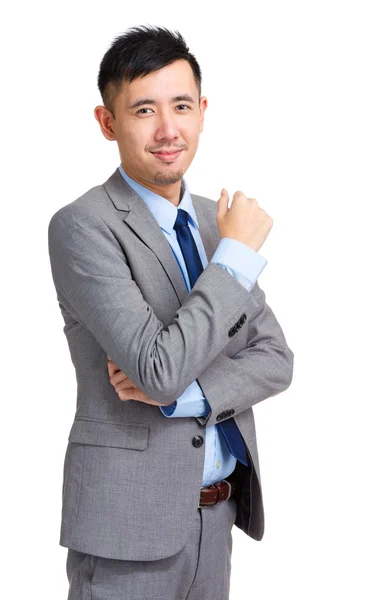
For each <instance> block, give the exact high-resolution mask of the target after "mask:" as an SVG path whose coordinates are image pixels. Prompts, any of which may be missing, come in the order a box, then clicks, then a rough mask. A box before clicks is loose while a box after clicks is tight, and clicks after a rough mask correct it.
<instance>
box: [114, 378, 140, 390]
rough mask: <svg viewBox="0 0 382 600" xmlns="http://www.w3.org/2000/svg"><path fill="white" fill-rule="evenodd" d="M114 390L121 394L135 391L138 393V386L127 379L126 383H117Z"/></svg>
mask: <svg viewBox="0 0 382 600" xmlns="http://www.w3.org/2000/svg"><path fill="white" fill-rule="evenodd" d="M114 389H115V391H116V392H119V391H120V390H135V389H136V390H137V391H138V388H137V386H136V385H134V384H133V383H131V381H130V379H125V380H124V381H121V382H120V383H117V384H116V385H115V386H114Z"/></svg>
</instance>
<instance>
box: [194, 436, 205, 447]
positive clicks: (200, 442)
mask: <svg viewBox="0 0 382 600" xmlns="http://www.w3.org/2000/svg"><path fill="white" fill-rule="evenodd" d="M203 444H204V439H203V438H202V436H201V435H195V436H194V437H193V438H192V445H193V446H195V448H200V446H203Z"/></svg>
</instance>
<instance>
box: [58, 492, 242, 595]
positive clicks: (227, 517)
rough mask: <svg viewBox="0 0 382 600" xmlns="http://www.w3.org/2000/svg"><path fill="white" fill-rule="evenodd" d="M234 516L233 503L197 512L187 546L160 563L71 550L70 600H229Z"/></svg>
mask: <svg viewBox="0 0 382 600" xmlns="http://www.w3.org/2000/svg"><path fill="white" fill-rule="evenodd" d="M236 511H237V504H236V500H235V498H234V497H232V498H230V499H229V500H225V501H224V502H219V504H215V505H213V506H203V507H201V508H198V509H197V510H196V512H195V527H194V528H193V530H192V532H191V534H190V537H189V539H188V540H187V543H186V545H185V546H184V547H183V548H182V549H181V550H180V551H179V552H178V553H177V554H174V555H173V556H169V557H167V558H163V559H160V560H154V561H130V560H117V559H111V558H103V557H98V556H93V555H90V554H84V553H82V552H77V551H76V550H72V549H70V548H69V549H68V555H67V562H66V570H67V575H68V580H69V595H68V600H228V599H229V587H230V576H231V554H232V533H231V530H232V527H233V525H234V523H235V519H236ZM154 533H155V532H153V534H154Z"/></svg>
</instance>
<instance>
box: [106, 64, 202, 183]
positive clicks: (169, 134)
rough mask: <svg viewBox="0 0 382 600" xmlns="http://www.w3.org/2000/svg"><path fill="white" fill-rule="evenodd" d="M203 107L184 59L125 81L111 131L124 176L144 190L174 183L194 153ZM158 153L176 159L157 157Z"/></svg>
mask: <svg viewBox="0 0 382 600" xmlns="http://www.w3.org/2000/svg"><path fill="white" fill-rule="evenodd" d="M149 100H150V102H149ZM206 107H207V99H206V98H204V97H203V98H201V99H200V101H199V93H198V87H197V85H196V82H195V80H194V76H193V72H192V69H191V66H190V65H189V63H188V62H187V61H185V60H177V61H175V62H174V63H172V64H171V65H168V66H166V67H163V68H162V69H160V70H158V71H155V72H153V73H149V74H148V75H146V76H144V77H142V78H138V79H135V80H134V81H132V82H131V83H128V82H126V81H125V82H124V84H123V88H122V91H121V93H120V94H118V96H117V97H116V100H115V105H114V115H115V119H114V120H113V119H111V127H112V129H113V132H114V135H115V139H116V141H117V143H118V148H119V153H120V157H121V162H122V166H123V168H124V169H125V171H126V173H127V174H128V175H129V176H130V177H132V178H133V179H136V180H137V181H139V182H141V183H143V184H149V185H148V187H151V186H150V184H151V185H153V184H154V186H155V187H157V186H156V185H155V184H159V186H163V185H169V184H173V183H176V182H178V181H180V180H181V178H182V177H183V175H184V173H185V172H186V171H187V169H188V167H189V165H190V164H191V162H192V160H193V158H194V155H195V153H196V150H197V147H198V143H199V135H200V133H201V132H202V131H203V120H204V111H205V109H206ZM112 139H113V138H112ZM159 150H160V151H162V152H163V151H165V150H166V151H169V152H174V151H178V154H176V155H174V156H160V155H158V154H155V152H156V151H159Z"/></svg>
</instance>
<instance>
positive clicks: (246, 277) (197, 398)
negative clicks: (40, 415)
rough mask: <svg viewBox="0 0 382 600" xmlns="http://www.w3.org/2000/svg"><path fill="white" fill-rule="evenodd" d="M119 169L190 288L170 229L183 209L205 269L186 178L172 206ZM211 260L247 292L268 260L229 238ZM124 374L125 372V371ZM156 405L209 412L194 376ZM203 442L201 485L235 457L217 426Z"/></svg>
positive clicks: (228, 469)
mask: <svg viewBox="0 0 382 600" xmlns="http://www.w3.org/2000/svg"><path fill="white" fill-rule="evenodd" d="M119 171H120V173H121V175H122V177H123V178H124V179H125V181H126V182H127V183H128V184H129V185H130V186H131V187H132V188H133V190H134V191H135V192H136V193H137V194H138V195H139V196H140V197H141V198H142V200H144V202H145V204H146V205H147V207H148V208H149V209H150V210H151V212H152V214H153V216H154V217H155V219H156V220H157V222H158V225H159V226H160V228H161V230H162V232H163V234H164V235H165V237H166V238H167V240H168V242H169V244H170V246H171V248H172V250H173V253H174V256H175V258H176V260H177V262H178V265H179V268H180V270H181V273H182V275H183V279H184V282H185V285H186V287H187V290H188V291H190V289H191V286H190V280H189V276H188V272H187V267H186V264H185V262H184V258H183V254H182V251H181V249H180V246H179V243H178V240H177V237H176V232H175V229H174V225H175V221H176V218H177V215H178V208H182V209H183V210H185V211H187V213H188V215H189V217H190V218H189V222H188V223H189V227H190V230H191V233H192V235H193V238H194V240H195V243H196V246H197V248H198V251H199V255H200V259H201V261H202V264H203V268H206V266H207V264H208V260H207V256H206V253H205V250H204V247H203V242H202V239H201V237H200V233H199V226H198V220H197V217H196V213H195V209H194V206H193V203H192V198H191V195H190V192H189V190H188V186H187V182H186V180H185V179H184V177H183V179H182V189H183V196H182V200H181V202H180V203H179V204H178V206H174V204H172V203H171V202H169V201H168V200H167V199H166V198H163V197H162V196H159V195H158V194H155V193H154V192H152V191H151V190H149V189H148V188H146V187H144V186H143V185H141V184H140V183H138V182H137V181H135V180H134V179H132V178H131V177H129V175H127V174H126V173H125V171H124V169H123V167H122V164H120V166H119ZM211 262H214V263H216V264H218V265H220V266H221V267H223V268H224V269H226V270H227V271H228V272H229V273H231V275H232V276H233V277H235V278H236V279H237V280H238V281H239V282H240V283H241V284H242V285H243V286H244V287H245V288H246V289H247V290H248V291H250V290H251V289H252V287H253V286H254V284H255V282H256V279H257V278H258V277H259V275H260V273H261V272H262V270H263V269H264V267H265V266H266V264H267V262H268V261H267V260H266V259H265V258H264V257H262V256H261V255H260V254H259V253H258V252H256V250H253V249H252V248H250V247H249V246H247V245H246V244H242V243H241V242H239V241H238V240H234V239H232V238H222V239H221V240H220V242H219V245H218V247H217V249H216V251H215V253H214V255H213V257H212V259H211ZM126 375H128V373H126ZM158 408H159V409H160V410H161V411H162V413H163V415H164V416H166V417H170V418H171V417H201V416H205V415H207V414H208V413H209V412H210V411H211V407H210V405H209V403H208V400H207V399H206V398H205V397H204V395H203V392H202V389H201V387H200V385H199V383H198V380H197V379H195V380H194V381H193V382H192V383H191V384H190V385H189V386H188V387H187V388H186V389H185V391H184V392H183V394H182V395H181V396H179V398H178V399H177V400H176V401H175V402H174V403H173V404H170V405H169V406H159V407H158ZM205 444H206V448H205V460H204V470H203V480H202V485H203V486H208V485H211V484H213V483H216V482H217V481H221V480H222V479H225V478H227V477H228V475H230V474H231V473H232V472H233V471H234V469H235V466H236V462H237V459H236V458H235V457H234V456H233V455H232V454H231V453H230V451H229V448H228V445H227V442H226V440H225V437H224V434H223V433H222V431H221V430H220V428H219V427H218V426H217V425H213V426H210V427H208V426H206V439H205Z"/></svg>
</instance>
